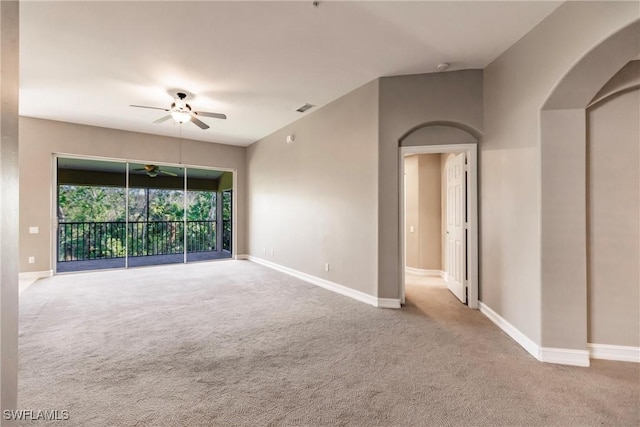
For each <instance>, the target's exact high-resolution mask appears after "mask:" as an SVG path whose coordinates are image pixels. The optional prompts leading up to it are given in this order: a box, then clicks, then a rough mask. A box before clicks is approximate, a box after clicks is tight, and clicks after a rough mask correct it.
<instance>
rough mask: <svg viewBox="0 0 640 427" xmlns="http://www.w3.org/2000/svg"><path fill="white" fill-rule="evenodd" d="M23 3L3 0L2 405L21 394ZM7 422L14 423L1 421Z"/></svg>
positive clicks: (0, 128) (14, 406)
mask: <svg viewBox="0 0 640 427" xmlns="http://www.w3.org/2000/svg"><path fill="white" fill-rule="evenodd" d="M19 38H20V33H19V6H18V2H17V1H15V2H13V1H2V2H0V71H1V72H0V113H1V114H0V207H1V209H2V213H1V214H0V409H1V410H2V412H3V413H4V411H5V410H9V409H17V398H18V259H17V252H18V230H17V225H18V134H19V127H18V89H19V86H18V75H19V63H18V53H19ZM0 424H2V425H15V423H14V422H11V421H0Z"/></svg>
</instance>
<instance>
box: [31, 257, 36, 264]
mask: <svg viewBox="0 0 640 427" xmlns="http://www.w3.org/2000/svg"><path fill="white" fill-rule="evenodd" d="M35 263H36V257H34V256H30V257H29V264H35Z"/></svg>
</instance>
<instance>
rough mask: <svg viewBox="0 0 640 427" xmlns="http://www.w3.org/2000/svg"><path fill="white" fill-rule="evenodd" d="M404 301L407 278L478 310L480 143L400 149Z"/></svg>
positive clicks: (402, 300)
mask: <svg viewBox="0 0 640 427" xmlns="http://www.w3.org/2000/svg"><path fill="white" fill-rule="evenodd" d="M400 182H401V185H402V188H401V190H400V195H401V197H400V222H401V226H400V242H401V276H402V277H401V295H400V298H401V302H402V303H403V304H404V303H405V302H406V289H405V287H406V281H407V275H409V277H410V278H411V279H412V280H418V281H420V282H421V283H426V284H428V285H433V286H443V287H444V286H446V287H447V288H448V289H449V291H451V293H452V294H453V295H455V297H456V298H457V299H458V300H459V301H460V302H462V303H463V304H467V305H468V306H469V307H470V308H478V299H479V295H478V294H479V292H478V234H477V233H478V232H477V230H478V228H477V227H478V226H477V221H478V219H477V218H478V214H477V148H476V144H451V145H436V146H413V147H401V148H400Z"/></svg>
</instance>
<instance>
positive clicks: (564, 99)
mask: <svg viewBox="0 0 640 427" xmlns="http://www.w3.org/2000/svg"><path fill="white" fill-rule="evenodd" d="M639 33H640V21H635V22H634V23H633V24H631V25H629V26H627V27H625V28H623V29H622V30H620V31H618V32H617V33H615V34H613V35H612V36H610V37H609V38H607V39H606V40H605V41H603V42H602V43H600V44H599V45H598V46H596V47H595V48H594V49H592V50H591V51H590V52H589V53H588V54H586V55H585V56H584V57H583V58H582V59H581V60H580V61H579V62H578V63H576V64H575V65H574V66H573V67H572V69H571V70H570V71H569V72H568V73H567V74H566V75H565V76H564V77H563V78H562V80H561V81H560V82H559V83H558V85H556V87H555V88H554V90H553V91H552V93H551V94H550V95H549V97H548V98H547V101H546V102H545V104H544V106H543V108H542V110H541V114H540V138H541V140H540V161H541V193H540V227H541V320H542V325H541V341H542V342H541V344H542V347H547V348H563V349H569V350H575V355H574V356H575V359H574V360H573V361H572V364H578V365H584V366H588V365H589V353H588V350H587V342H588V334H587V324H588V321H587V259H588V258H587V247H588V240H587V226H588V224H587V139H588V133H587V129H588V128H587V111H586V109H587V107H588V106H589V104H590V103H591V102H592V101H594V99H596V98H597V97H598V95H599V94H600V92H601V91H602V90H603V88H604V87H605V85H606V84H607V82H608V81H610V80H611V78H612V77H613V76H614V75H616V73H618V72H619V71H620V70H621V69H622V68H623V67H624V66H625V65H626V64H627V63H628V62H629V61H630V60H632V59H634V58H637V57H638V55H639V54H640V41H639V40H638V37H637V35H638V34H639Z"/></svg>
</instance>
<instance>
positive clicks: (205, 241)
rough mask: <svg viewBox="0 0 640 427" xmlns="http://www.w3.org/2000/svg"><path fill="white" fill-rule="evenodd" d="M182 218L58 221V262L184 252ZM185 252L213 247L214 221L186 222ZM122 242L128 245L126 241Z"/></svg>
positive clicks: (207, 249)
mask: <svg viewBox="0 0 640 427" xmlns="http://www.w3.org/2000/svg"><path fill="white" fill-rule="evenodd" d="M184 226H185V223H184V222H183V221H137V222H129V223H126V222H124V221H121V222H60V223H59V224H58V262H64V261H85V260H94V259H109V258H124V257H125V256H126V254H127V249H128V251H129V256H134V257H136V256H151V255H172V254H181V253H183V252H184V244H185V236H184ZM186 226H187V233H186V234H187V235H186V244H187V253H193V252H208V251H215V250H216V222H215V221H187V222H186ZM125 242H126V243H127V244H125Z"/></svg>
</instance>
